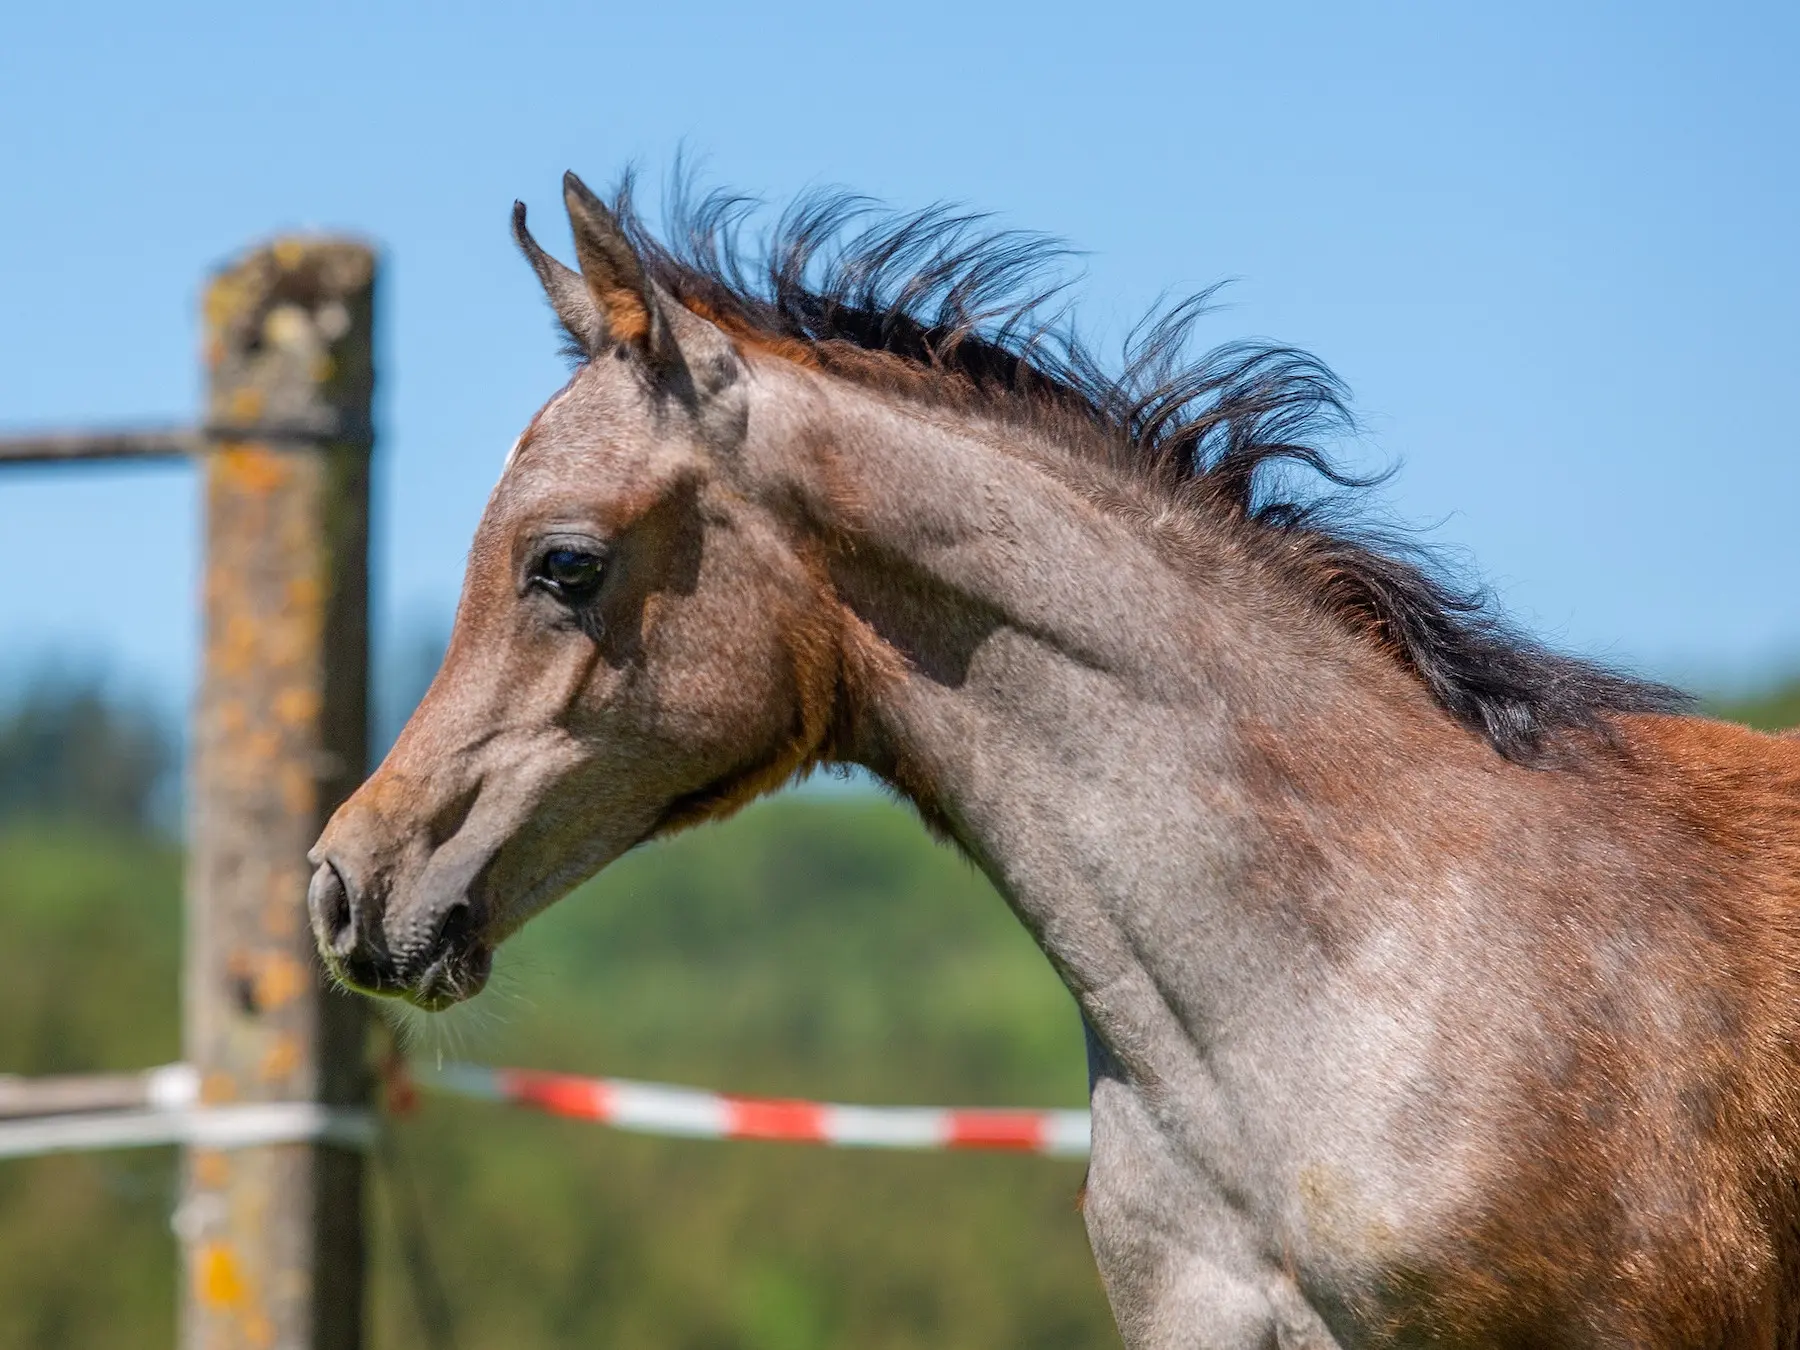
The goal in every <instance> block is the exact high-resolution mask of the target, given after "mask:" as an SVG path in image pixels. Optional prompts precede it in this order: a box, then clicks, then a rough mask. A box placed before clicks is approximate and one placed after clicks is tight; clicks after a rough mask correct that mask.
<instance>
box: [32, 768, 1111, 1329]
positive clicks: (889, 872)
mask: <svg viewBox="0 0 1800 1350" xmlns="http://www.w3.org/2000/svg"><path fill="white" fill-rule="evenodd" d="M177 874H178V859H177V857H176V856H175V855H174V853H173V852H172V851H171V849H170V848H169V847H167V846H166V845H162V844H158V843H156V842H153V841H150V840H146V839H145V838H143V837H133V836H130V835H125V834H120V833H105V832H92V831H89V832H83V831H79V830H76V829H74V828H73V827H67V826H62V827H54V828H52V827H46V826H43V825H35V824H34V825H30V826H17V827H15V828H13V829H12V830H10V831H7V832H5V833H0V952H5V953H8V954H10V956H11V958H12V959H10V960H8V961H7V978H6V979H5V980H3V981H0V1071H14V1072H25V1073H46V1072H55V1071H70V1070H80V1069H94V1068H129V1067H135V1066H140V1065H147V1064H154V1063H161V1062H164V1061H167V1060H169V1059H173V1058H175V1057H176V1056H177V1054H178V1033H177V1022H178V1005H177V998H178V990H177V974H176V972H177V963H178V950H179V938H178V933H179V927H178V905H177V887H178V875H177ZM402 1032H403V1034H404V1035H407V1036H410V1037H411V1038H412V1039H413V1040H414V1042H415V1044H414V1047H413V1053H414V1054H415V1055H417V1056H421V1057H435V1056H438V1055H440V1054H441V1055H444V1056H445V1057H449V1056H452V1055H455V1056H458V1057H467V1058H472V1059H476V1060H480V1061H483V1062H489V1063H513V1064H530V1065H536V1066H540V1067H547V1068H551V1067H553V1068H559V1069H566V1070H571V1071H576V1072H594V1073H611V1074H621V1075H626V1076H633V1077H642V1078H655V1079H662V1080H667V1081H673V1082H681V1083H691V1084H694V1085H699V1086H707V1087H717V1088H723V1089H727V1090H731V1091H739V1092H748V1093H768V1094H785V1095H796V1096H811V1097H826V1098H833V1099H837V1100H848V1101H868V1102H897V1103H919V1104H959V1103H968V1104H995V1105H1079V1104H1081V1102H1082V1101H1083V1099H1084V1095H1085V1094H1084V1088H1085V1073H1084V1067H1083V1061H1082V1049H1081V1034H1080V1023H1079V1020H1078V1018H1077V1016H1076V1014H1075V1011H1074V1008H1073V1005H1072V1003H1071V1002H1070V1000H1069V998H1068V996H1067V995H1066V994H1065V993H1064V991H1063V990H1062V987H1061V986H1060V985H1059V984H1058V983H1057V982H1056V980H1055V978H1054V977H1053V976H1052V974H1051V973H1050V971H1049V969H1048V967H1047V965H1046V963H1045V962H1044V960H1043V958H1042V957H1041V956H1040V955H1039V954H1038V952H1037V950H1036V948H1035V947H1033V945H1032V944H1031V942H1030V940H1029V938H1027V937H1026V935H1025V934H1024V932H1023V930H1022V929H1020V927H1019V925H1018V924H1017V923H1016V922H1015V921H1014V919H1013V918H1012V916H1011V915H1010V914H1008V913H1007V912H1006V909H1005V907H1004V905H1003V903H1002V902H1001V901H1000V900H999V899H998V898H997V897H996V896H995V895H994V894H993V893H992V891H991V890H990V889H989V888H988V886H987V885H986V883H985V882H984V881H982V880H981V879H980V878H979V877H978V876H977V875H976V874H975V873H974V872H973V871H972V869H970V868H969V866H968V865H967V864H966V863H964V862H963V861H962V860H961V859H960V858H959V857H957V856H956V855H954V854H952V853H951V852H950V851H949V850H947V849H945V848H942V847H940V846H938V845H936V844H934V843H932V842H931V841H930V840H929V839H928V838H927V836H926V835H925V833H924V831H923V830H922V829H920V827H919V826H918V825H917V824H916V823H915V822H914V820H913V819H912V817H911V813H910V812H909V811H907V810H905V809H903V808H900V807H897V806H894V805H891V804H889V803H887V802H885V801H882V800H879V799H877V798H874V797H872V796H869V795H856V794H845V795H838V796H830V795H804V796H789V797H785V798H781V799H778V800H775V801H771V802H768V803H765V804H762V805H760V806H757V807H753V808H751V809H750V810H749V811H747V812H745V813H744V814H743V815H742V816H740V817H738V818H737V819H736V820H733V821H731V822H729V823H728V824H726V825H723V826H718V827H712V828H708V829H704V830H699V831H695V832H693V833H691V834H688V835H684V836H682V837H680V838H678V839H675V840H672V841H669V842H667V843H662V844H658V845H654V846H652V847H649V848H646V849H644V850H641V851H640V852H638V853H635V854H633V855H631V856H630V857H628V858H626V859H625V860H623V861H622V862H621V863H620V864H618V865H617V866H615V867H614V868H612V869H610V870H609V871H608V872H607V873H606V874H605V875H604V876H603V877H602V878H601V879H600V880H599V881H598V882H596V883H594V884H591V885H589V886H587V887H585V888H583V889H582V890H581V891H580V892H578V893H577V894H576V895H574V896H572V897H570V898H569V899H567V900H565V901H563V902H562V903H561V904H560V905H558V906H556V907H555V908H554V909H552V910H550V911H549V912H547V913H546V914H544V915H543V916H541V917H540V918H538V919H537V920H535V921H534V922H533V923H532V924H531V925H530V926H529V927H528V928H527V929H526V930H525V932H524V933H522V934H521V935H520V936H519V937H518V938H517V939H515V941H514V942H513V943H512V944H510V945H509V946H508V947H507V948H506V949H505V950H504V951H503V952H502V956H501V964H500V969H499V970H498V971H497V973H496V976H495V984H494V987H493V988H491V989H490V990H489V991H488V992H487V993H485V994H483V995H482V996H481V998H479V999H478V1000H476V1001H475V1002H474V1003H473V1004H471V1005H469V1006H468V1007H466V1008H464V1009H460V1010H457V1011H456V1012H454V1013H452V1014H450V1015H448V1016H445V1017H441V1018H436V1019H425V1018H424V1017H423V1016H422V1015H421V1016H420V1017H418V1018H417V1019H415V1020H414V1021H413V1022H411V1023H409V1024H408V1025H407V1026H406V1027H404V1028H403V1029H402ZM396 1134H397V1140H398V1153H399V1157H400V1159H401V1161H402V1163H403V1166H404V1169H405V1172H406V1173H407V1175H408V1176H409V1177H410V1180H411V1183H412V1189H413V1191H414V1192H415V1193H416V1194H417V1197H418V1202H419V1208H420V1209H421V1211H422V1212H423V1214H424V1216H425V1218H426V1223H427V1227H428V1230H429V1233H430V1248H431V1252H432V1256H433V1263H434V1264H435V1265H436V1266H437V1267H438V1270H439V1272H440V1274H441V1277H442V1279H443V1280H444V1283H445V1285H446V1288H447V1291H448V1301H449V1303H450V1305H451V1307H452V1309H453V1310H454V1313H455V1316H456V1320H457V1323H458V1332H459V1338H458V1343H459V1345H460V1346H461V1350H482V1348H483V1347H495V1348H496V1350H499V1348H500V1347H505V1350H524V1348H527V1347H538V1346H543V1347H562V1346H590V1345H605V1346H609V1347H643V1348H644V1350H649V1348H650V1347H658V1348H659V1350H660V1348H661V1347H669V1348H670V1350H676V1348H677V1347H679V1348H681V1350H714V1348H715V1347H716V1348H717V1350H726V1348H727V1347H742V1348H743V1350H813V1348H814V1347H852V1346H854V1347H859V1348H861V1347H867V1348H868V1350H889V1348H890V1347H891V1348H892V1350H900V1348H901V1347H926V1346H931V1347H959V1346H968V1347H975V1346H981V1347H991V1346H1021V1345H1029V1346H1041V1347H1047V1348H1049V1350H1055V1348H1056V1347H1063V1346H1067V1347H1074V1346H1083V1347H1087V1346H1106V1345H1110V1344H1116V1343H1117V1341H1116V1337H1115V1334H1114V1333H1113V1331H1112V1329H1111V1323H1110V1319H1109V1317H1108V1315H1107V1312H1106V1308H1105V1302H1104V1299H1103V1297H1102V1295H1101V1292H1100V1288H1099V1285H1098V1281H1097V1279H1096V1277H1095V1275H1094V1272H1093V1265H1092V1260H1091V1258H1090V1256H1089V1254H1088V1251H1087V1246H1086V1241H1085V1237H1084V1235H1083V1233H1082V1229H1081V1222H1080V1216H1079V1214H1078V1213H1077V1211H1076V1208H1075V1197H1076V1194H1077V1190H1078V1187H1079V1185H1080V1180H1081V1167H1080V1165H1079V1164H1076V1163H1070V1162H1053V1161H1049V1160H1045V1159H1040V1158H1032V1157H1018V1156H1009V1155H991V1154H964V1155H943V1154H923V1155H900V1154H882V1153H862V1152H841V1153H840V1152H834V1151H830V1150H824V1149H817V1148H807V1147H797V1146H786V1145H777V1144H759V1143H708V1142H683V1141H672V1140H662V1139H650V1138H642V1137H634V1136H630V1135H622V1134H616V1133H612V1132H610V1131H607V1130H604V1129H602V1128H600V1127H598V1126H594V1125H585V1124H580V1123H576V1122H570V1121H561V1120H555V1119H550V1118H547V1117H542V1116H537V1115H534V1114H530V1113H527V1112H522V1111H517V1110H513V1109H510V1108H504V1107H496V1106H491V1105H486V1104H479V1103H463V1102H454V1101H448V1100H442V1099H435V1098H427V1099H425V1101H424V1103H423V1106H422V1108H421V1109H420V1111H419V1112H418V1113H417V1114H416V1115H414V1116H412V1117H410V1118H408V1119H406V1120H404V1121H402V1122H401V1123H400V1124H399V1125H398V1126H397V1127H396ZM173 1167H174V1164H173V1157H172V1155H171V1154H170V1153H168V1152H166V1151H165V1152H158V1153H150V1154H136V1155H134V1154H116V1155H90V1156H82V1157H74V1158H61V1159H45V1160H31V1161H20V1162H0V1347H5V1348H6V1350H13V1348H14V1347H18V1348H19V1350H24V1347H32V1348H33V1350H54V1348H57V1347H70V1348H71V1350H73V1348H74V1347H84V1348H85V1347H90V1346H103V1345H108V1346H109V1345H131V1346H155V1345H165V1346H167V1345H171V1344H172V1343H173V1327H172V1321H173V1313H172V1308H173V1300H174V1287H173V1283H172V1282H173V1280H174V1278H175V1271H174V1253H173V1244H172V1241H171V1240H170V1238H169V1236H168V1229H167V1218H168V1211H169V1206H170V1203H171V1200H172V1195H173V1186H174V1181H173V1175H174V1173H173ZM370 1194H371V1199H372V1201H373V1210H374V1213H373V1233H374V1237H375V1239H376V1244H375V1253H374V1260H373V1273H374V1283H373V1290H372V1298H371V1312H372V1317H373V1328H374V1329H373V1334H372V1337H371V1343H372V1345H373V1346H376V1347H383V1348H384V1350H385V1348H386V1347H394V1348H396V1350H398V1348H401V1347H406V1348H408V1350H410V1348H411V1347H420V1348H421V1350H423V1348H424V1347H426V1346H427V1345H428V1344H429V1343H428V1342H427V1341H426V1340H425V1338H424V1337H423V1335H422V1334H421V1330H420V1326H419V1322H418V1319H417V1317H416V1315H415V1310H414V1306H413V1302H412V1292H411V1289H410V1286H409V1284H408V1279H409V1276H408V1271H407V1267H406V1263H405V1262H404V1261H403V1259H402V1257H401V1249H400V1245H399V1243H398V1242H397V1240H396V1225H395V1198H396V1194H397V1193H396V1191H395V1190H394V1187H393V1184H392V1178H391V1177H388V1176H384V1175H383V1174H381V1173H379V1172H378V1173H377V1174H375V1176H374V1177H373V1179H372V1183H371V1189H370Z"/></svg>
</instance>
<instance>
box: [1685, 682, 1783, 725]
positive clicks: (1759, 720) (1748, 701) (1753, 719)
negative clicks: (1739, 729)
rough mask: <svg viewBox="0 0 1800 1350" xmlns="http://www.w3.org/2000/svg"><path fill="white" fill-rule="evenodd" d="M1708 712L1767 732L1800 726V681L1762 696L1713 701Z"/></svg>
mask: <svg viewBox="0 0 1800 1350" xmlns="http://www.w3.org/2000/svg"><path fill="white" fill-rule="evenodd" d="M1707 709H1708V711H1709V712H1711V713H1712V714H1713V715H1714V716H1716V717H1723V718H1725V719H1727V720H1728V721H1732V722H1743V723H1745V724H1746V725H1748V726H1753V727H1757V728H1759V729H1761V730H1763V731H1785V730H1787V729H1788V728H1789V727H1800V679H1797V680H1789V681H1787V682H1786V683H1784V684H1777V685H1771V686H1769V687H1768V688H1767V689H1765V690H1763V691H1762V692H1761V693H1758V694H1748V695H1742V696H1739V697H1736V698H1730V699H1718V700H1713V701H1711V702H1709V703H1708V705H1707Z"/></svg>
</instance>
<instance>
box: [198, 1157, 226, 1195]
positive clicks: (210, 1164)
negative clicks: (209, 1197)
mask: <svg viewBox="0 0 1800 1350" xmlns="http://www.w3.org/2000/svg"><path fill="white" fill-rule="evenodd" d="M230 1180H231V1159H230V1156H229V1155H228V1154H225V1153H222V1152H221V1151H219V1150H218V1149H216V1148H201V1149H195V1150H194V1181H195V1183H196V1184H197V1185H199V1186H200V1187H202V1188H203V1189H205V1190H209V1191H217V1190H223V1189H224V1188H225V1183H226V1182H228V1181H230Z"/></svg>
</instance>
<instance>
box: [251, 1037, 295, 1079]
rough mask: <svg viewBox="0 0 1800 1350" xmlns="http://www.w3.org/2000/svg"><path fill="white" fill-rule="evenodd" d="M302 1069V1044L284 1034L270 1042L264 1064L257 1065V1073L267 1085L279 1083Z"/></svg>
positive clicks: (264, 1053) (263, 1060)
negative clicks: (298, 1069)
mask: <svg viewBox="0 0 1800 1350" xmlns="http://www.w3.org/2000/svg"><path fill="white" fill-rule="evenodd" d="M299 1067H300V1042H299V1041H298V1040H297V1039H296V1038H295V1037H293V1036H291V1035H287V1034H283V1035H280V1036H277V1037H276V1038H275V1039H274V1040H272V1041H270V1042H269V1048H268V1049H267V1050H265V1051H263V1057H262V1062H261V1063H260V1064H258V1065H257V1070H256V1071H257V1073H258V1074H260V1075H261V1076H262V1080H263V1081H264V1082H265V1083H277V1082H280V1081H281V1080H283V1079H285V1078H287V1077H289V1076H290V1075H292V1074H293V1072H294V1070H295V1069H297V1068H299Z"/></svg>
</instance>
